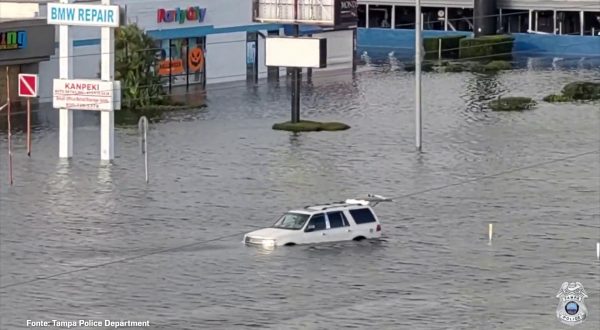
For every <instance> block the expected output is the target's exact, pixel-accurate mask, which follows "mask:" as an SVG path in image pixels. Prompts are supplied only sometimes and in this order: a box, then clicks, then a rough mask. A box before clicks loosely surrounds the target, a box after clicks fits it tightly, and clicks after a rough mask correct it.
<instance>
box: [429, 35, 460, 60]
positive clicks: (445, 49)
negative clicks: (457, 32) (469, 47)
mask: <svg viewBox="0 0 600 330" xmlns="http://www.w3.org/2000/svg"><path fill="white" fill-rule="evenodd" d="M463 38H466V36H440V37H431V38H424V39H423V48H424V50H425V59H429V60H433V59H437V58H438V52H439V40H442V58H458V49H459V46H460V39H463Z"/></svg>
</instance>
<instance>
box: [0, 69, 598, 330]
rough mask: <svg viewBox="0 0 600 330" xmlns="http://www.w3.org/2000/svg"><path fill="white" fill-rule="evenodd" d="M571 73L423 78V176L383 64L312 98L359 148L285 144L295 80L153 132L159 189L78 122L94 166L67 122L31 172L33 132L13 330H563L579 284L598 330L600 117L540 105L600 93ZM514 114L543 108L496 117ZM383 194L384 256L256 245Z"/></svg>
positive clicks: (20, 182)
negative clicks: (277, 226) (495, 106)
mask: <svg viewBox="0 0 600 330" xmlns="http://www.w3.org/2000/svg"><path fill="white" fill-rule="evenodd" d="M552 62H553V61H552V59H529V60H527V59H525V60H524V61H523V62H522V63H521V65H520V66H519V68H518V69H516V70H513V71H510V72H504V73H501V74H498V75H496V76H484V75H477V74H471V73H453V74H435V73H424V76H423V122H424V129H423V141H424V144H423V153H421V154H419V153H416V152H415V148H414V98H413V95H414V84H413V75H412V74H411V73H408V72H405V71H403V70H401V68H400V66H401V65H400V64H398V63H397V62H395V61H391V63H390V62H389V61H387V60H386V59H384V60H383V62H381V63H378V64H377V63H375V64H373V63H372V64H367V65H362V66H360V67H359V73H357V74H356V75H355V76H354V77H352V76H351V75H349V74H333V73H327V74H323V75H322V76H317V75H315V76H314V77H313V82H312V84H307V83H305V84H304V85H303V90H302V95H303V96H302V116H303V118H305V119H321V120H339V121H343V122H346V123H348V124H349V125H351V126H352V128H351V129H350V130H348V131H344V132H335V133H327V132H319V133H310V134H298V135H293V134H290V133H286V132H280V131H273V130H271V125H272V124H273V123H274V122H278V121H283V120H287V119H288V117H289V107H290V100H289V90H288V89H287V88H286V85H285V80H282V82H281V83H280V85H279V86H275V85H273V84H271V85H269V84H267V83H266V82H260V84H259V86H255V87H247V86H246V85H245V83H238V84H237V85H236V84H233V85H232V86H217V87H210V90H209V93H208V108H206V109H205V111H185V112H180V113H173V114H170V116H169V118H168V119H166V120H164V121H161V122H159V123H154V124H151V125H150V131H149V134H148V140H149V144H150V146H149V173H150V182H149V183H148V184H146V183H145V181H144V168H143V158H142V155H141V153H140V148H139V144H138V143H139V141H138V135H137V127H119V128H118V129H117V130H116V143H117V158H116V159H115V161H114V162H113V163H112V164H110V165H107V164H101V162H100V161H99V128H98V123H99V120H98V119H97V117H96V115H95V114H91V113H83V112H78V113H76V116H75V117H76V121H77V129H76V131H75V138H74V140H75V156H74V158H73V159H72V160H71V161H68V162H67V161H61V160H59V159H58V130H57V118H56V117H57V116H56V113H55V112H49V113H39V114H38V117H37V121H36V126H35V129H34V134H33V153H32V157H31V158H28V157H27V155H26V150H25V136H24V134H23V132H22V131H20V130H15V132H14V134H15V135H14V141H13V143H14V185H13V186H9V185H8V180H7V177H8V168H7V158H6V153H5V150H6V149H7V141H6V134H4V133H5V132H6V131H5V130H3V132H4V133H3V134H2V137H1V139H0V150H3V151H2V153H1V159H0V211H1V212H0V214H1V220H0V287H1V289H0V295H1V296H0V313H1V314H0V317H1V320H0V328H1V329H24V328H26V322H27V320H33V321H40V320H47V321H50V320H52V319H55V320H60V321H77V320H80V319H83V320H90V319H91V320H105V319H109V320H132V321H145V320H148V321H150V326H149V327H146V328H144V329H236V328H240V329H242V328H265V329H337V328H343V327H353V328H364V329H564V328H565V327H567V326H565V325H562V324H561V323H560V322H559V321H558V319H557V318H556V312H555V310H556V307H557V305H558V299H557V298H556V294H557V292H558V290H559V288H560V286H561V284H562V283H563V282H564V281H573V282H575V281H577V282H581V283H582V284H583V286H584V287H585V289H586V291H587V294H588V296H589V297H588V298H587V299H586V300H585V303H586V305H587V308H588V311H589V315H588V318H587V320H586V321H585V322H584V323H583V324H581V325H580V326H578V329H598V324H600V276H599V273H600V261H598V260H596V253H595V252H596V251H595V246H596V242H597V241H600V177H599V176H600V158H599V149H600V110H599V104H598V103H596V104H589V103H588V104H548V103H545V102H542V101H541V98H542V97H543V96H545V95H546V94H550V93H555V92H558V91H559V90H560V89H561V88H562V86H563V85H564V84H565V83H567V82H570V81H574V80H579V79H596V80H597V79H600V66H598V64H597V63H594V62H590V61H589V60H585V59H584V60H581V61H578V60H577V59H574V60H562V61H554V65H553V64H552ZM498 95H524V96H531V97H533V98H534V99H536V100H538V101H539V104H538V106H537V107H536V108H535V109H534V110H530V111H526V112H513V113H499V112H492V111H490V110H489V109H488V108H487V106H486V102H487V101H488V100H490V99H493V98H496V97H497V96H498ZM20 118H21V117H20ZM19 120H20V121H22V119H19ZM17 126H19V127H22V126H23V125H17ZM364 193H378V194H383V195H387V196H391V197H396V198H395V201H394V202H393V203H384V204H380V205H378V206H377V208H376V210H377V212H378V215H379V217H380V219H381V221H382V223H383V229H384V238H383V239H382V240H380V241H363V242H345V243H336V244H324V245H319V246H296V247H284V248H277V249H275V250H270V251H269V250H260V249H256V248H250V247H245V246H244V245H243V244H242V243H241V240H242V235H243V234H244V233H245V232H248V231H251V230H254V229H255V228H257V227H261V226H269V225H271V224H272V223H273V222H274V220H275V218H276V217H277V216H279V215H280V214H281V213H282V212H284V211H286V210H287V209H288V208H293V207H298V206H304V205H307V204H311V203H320V202H328V201H338V200H342V199H344V198H351V197H355V196H356V195H362V194H364ZM490 223H493V224H494V237H493V241H492V244H491V245H490V244H488V238H487V230H488V224H490ZM101 328H103V327H96V329H101ZM71 329H83V327H72V328H71ZM88 329H89V328H88Z"/></svg>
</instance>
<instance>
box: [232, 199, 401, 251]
mask: <svg viewBox="0 0 600 330" xmlns="http://www.w3.org/2000/svg"><path fill="white" fill-rule="evenodd" d="M387 201H391V199H389V198H385V197H382V196H378V195H368V196H367V197H364V198H357V199H347V200H346V201H344V202H339V203H331V204H324V205H315V206H307V207H305V208H304V209H298V210H291V211H289V212H287V213H285V214H284V215H283V216H281V218H279V220H277V222H275V224H274V225H273V226H271V227H270V228H264V229H259V230H256V231H253V232H250V233H248V234H246V235H244V243H245V244H248V245H261V246H263V247H273V246H282V245H295V244H309V243H321V242H335V241H347V240H362V239H367V238H378V237H381V224H380V223H379V220H378V219H377V216H376V215H375V212H374V211H373V208H372V206H375V205H377V204H378V203H379V202H387Z"/></svg>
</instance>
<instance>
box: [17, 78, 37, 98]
mask: <svg viewBox="0 0 600 330" xmlns="http://www.w3.org/2000/svg"><path fill="white" fill-rule="evenodd" d="M38 82H39V79H38V75H37V74H28V73H19V96H20V97H37V96H38V86H39V84H38Z"/></svg>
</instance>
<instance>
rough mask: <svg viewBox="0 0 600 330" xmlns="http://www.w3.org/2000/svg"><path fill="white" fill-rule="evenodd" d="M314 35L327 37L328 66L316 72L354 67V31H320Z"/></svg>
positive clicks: (315, 70)
mask: <svg viewBox="0 0 600 330" xmlns="http://www.w3.org/2000/svg"><path fill="white" fill-rule="evenodd" d="M313 37H320V38H327V67H326V68H323V69H314V70H313V71H314V72H319V71H329V70H339V69H347V68H352V52H353V47H354V45H353V42H352V31H349V30H346V31H334V32H326V33H318V34H313Z"/></svg>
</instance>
